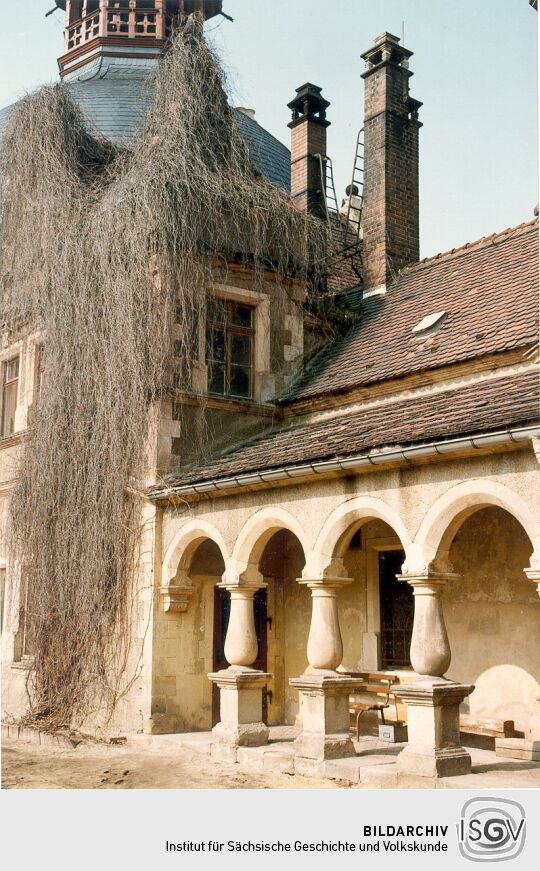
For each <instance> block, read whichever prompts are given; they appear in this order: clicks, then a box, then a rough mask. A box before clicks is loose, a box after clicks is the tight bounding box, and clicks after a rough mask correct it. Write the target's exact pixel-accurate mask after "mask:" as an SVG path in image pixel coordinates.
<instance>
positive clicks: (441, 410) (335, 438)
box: [151, 371, 540, 498]
mask: <svg viewBox="0 0 540 871" xmlns="http://www.w3.org/2000/svg"><path fill="white" fill-rule="evenodd" d="M539 421H540V378H539V375H538V372H536V371H533V372H530V373H527V374H522V375H513V376H507V377H504V378H496V379H492V380H489V381H483V382H482V381H479V382H476V383H474V384H473V385H471V386H469V387H465V388H460V389H456V388H455V387H454V388H453V389H452V390H447V391H442V392H440V393H436V394H434V393H432V394H424V395H422V396H417V397H416V398H415V397H413V398H407V399H402V400H399V401H395V402H393V403H387V402H385V403H382V404H380V405H378V406H373V407H372V408H366V409H363V410H362V409H360V410H356V411H355V412H354V413H351V414H347V415H339V416H333V417H331V418H327V419H325V420H322V421H320V422H317V421H310V422H308V423H306V422H301V421H300V422H296V423H293V424H292V425H289V426H282V427H280V428H275V429H274V428H271V429H269V430H267V431H266V432H263V433H262V434H260V435H258V436H257V437H255V438H254V439H251V440H250V441H248V442H247V443H245V444H244V445H241V446H237V447H236V448H234V449H232V450H230V451H229V452H228V453H226V454H222V455H221V456H217V457H215V458H214V459H213V460H211V461H210V462H208V463H206V464H205V465H201V466H199V467H195V468H192V469H190V470H186V471H184V472H183V473H182V474H180V475H178V476H174V477H173V478H171V479H170V480H169V481H167V482H166V487H164V488H163V487H159V488H155V489H154V490H153V491H152V492H151V495H152V496H154V497H155V498H159V497H160V496H163V495H164V494H165V493H173V492H174V488H175V487H180V486H183V485H187V484H193V483H202V482H204V481H209V480H216V479H221V478H229V477H231V476H237V475H243V474H247V473H249V472H257V471H268V470H271V469H277V468H283V467H286V466H289V467H290V466H293V465H298V464H302V463H308V462H313V461H321V460H328V459H336V458H340V459H342V458H346V457H347V456H354V455H358V454H359V453H367V452H369V451H370V450H373V449H375V448H379V449H380V448H386V447H388V448H390V447H392V446H396V445H399V446H400V447H403V446H406V445H411V444H418V443H425V442H431V441H435V440H444V439H449V438H453V437H458V436H465V435H473V434H479V433H483V432H495V431H499V430H501V429H505V428H507V427H512V426H515V427H517V426H521V425H529V424H535V423H537V422H539Z"/></svg>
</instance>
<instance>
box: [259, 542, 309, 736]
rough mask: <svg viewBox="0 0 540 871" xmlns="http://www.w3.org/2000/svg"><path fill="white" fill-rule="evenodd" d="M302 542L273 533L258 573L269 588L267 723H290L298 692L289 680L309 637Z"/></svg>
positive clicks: (301, 664) (298, 670) (298, 669)
mask: <svg viewBox="0 0 540 871" xmlns="http://www.w3.org/2000/svg"><path fill="white" fill-rule="evenodd" d="M305 562H306V560H305V556H304V550H303V548H302V545H301V544H300V541H299V540H298V538H297V537H296V535H294V534H293V533H292V532H290V531H289V530H288V529H280V530H278V531H275V532H274V533H273V534H272V536H271V538H270V539H269V540H268V541H267V543H266V545H265V547H264V549H263V551H262V554H261V557H260V561H259V567H258V568H259V572H260V573H261V575H262V576H263V578H264V580H265V582H266V583H267V584H268V587H267V590H266V596H267V614H266V619H267V633H266V652H267V663H266V664H267V670H268V671H269V672H270V673H271V674H272V675H273V677H272V681H271V682H270V683H269V685H268V688H267V717H268V725H271V726H275V725H280V724H288V725H294V724H295V722H296V720H297V717H298V693H297V692H296V691H295V690H294V689H293V688H292V687H290V685H289V679H290V678H292V677H297V676H298V675H300V674H303V672H304V671H305V669H306V666H307V657H306V648H307V638H308V634H309V624H310V619H311V602H310V596H309V592H308V590H306V588H305V587H302V586H300V585H299V584H298V583H297V581H298V579H299V578H300V577H301V576H302V570H303V568H304V565H305Z"/></svg>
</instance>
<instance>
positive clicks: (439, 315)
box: [413, 311, 448, 336]
mask: <svg viewBox="0 0 540 871" xmlns="http://www.w3.org/2000/svg"><path fill="white" fill-rule="evenodd" d="M447 317H448V314H447V312H444V311H443V312H435V313H434V314H431V315H427V317H425V318H423V319H422V320H421V321H420V323H418V324H416V326H415V327H414V328H413V335H414V336H420V335H422V333H427V332H429V331H433V332H435V330H436V329H438V328H439V327H441V326H442V325H443V323H444V322H445V320H446V318H447Z"/></svg>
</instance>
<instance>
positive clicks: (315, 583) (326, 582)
mask: <svg viewBox="0 0 540 871" xmlns="http://www.w3.org/2000/svg"><path fill="white" fill-rule="evenodd" d="M298 583H299V584H300V585H301V586H303V587H308V589H310V590H311V591H312V593H314V594H316V593H317V592H319V593H320V594H321V595H324V594H325V591H326V592H330V591H332V592H333V594H334V595H335V592H336V591H337V590H339V589H341V587H346V586H348V585H349V584H352V583H354V578H298Z"/></svg>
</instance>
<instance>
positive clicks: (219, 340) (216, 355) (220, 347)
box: [208, 329, 225, 363]
mask: <svg viewBox="0 0 540 871" xmlns="http://www.w3.org/2000/svg"><path fill="white" fill-rule="evenodd" d="M208 359H209V360H215V361H217V362H220V363H224V362H225V333H224V332H223V330H212V329H211V330H210V331H209V335H208Z"/></svg>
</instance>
